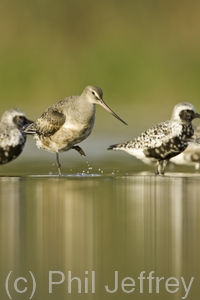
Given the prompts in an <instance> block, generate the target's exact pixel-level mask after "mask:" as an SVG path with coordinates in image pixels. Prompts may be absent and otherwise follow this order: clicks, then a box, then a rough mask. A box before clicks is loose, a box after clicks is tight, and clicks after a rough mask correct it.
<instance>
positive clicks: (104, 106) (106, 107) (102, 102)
mask: <svg viewBox="0 0 200 300" xmlns="http://www.w3.org/2000/svg"><path fill="white" fill-rule="evenodd" d="M98 104H99V105H101V106H102V107H103V108H105V110H107V111H108V112H109V113H111V114H112V115H113V116H114V117H115V118H117V119H118V120H119V121H121V122H122V123H124V124H125V125H128V124H127V123H126V122H125V121H124V120H122V119H121V118H120V117H119V116H118V115H117V114H116V113H115V112H114V111H113V110H112V109H111V108H110V107H108V105H107V104H106V103H105V102H104V101H103V100H102V99H101V100H100V101H98Z"/></svg>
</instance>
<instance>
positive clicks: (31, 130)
mask: <svg viewBox="0 0 200 300" xmlns="http://www.w3.org/2000/svg"><path fill="white" fill-rule="evenodd" d="M32 125H33V123H32V124H26V125H24V126H23V128H22V132H23V133H26V134H35V133H36V130H35V128H33V127H32Z"/></svg>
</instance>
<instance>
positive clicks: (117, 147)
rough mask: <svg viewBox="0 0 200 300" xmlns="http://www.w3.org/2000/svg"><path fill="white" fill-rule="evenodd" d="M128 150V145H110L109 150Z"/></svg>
mask: <svg viewBox="0 0 200 300" xmlns="http://www.w3.org/2000/svg"><path fill="white" fill-rule="evenodd" d="M124 148H126V143H121V144H114V145H110V146H109V147H108V148H107V150H123V149H124Z"/></svg>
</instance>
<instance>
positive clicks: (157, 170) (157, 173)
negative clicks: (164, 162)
mask: <svg viewBox="0 0 200 300" xmlns="http://www.w3.org/2000/svg"><path fill="white" fill-rule="evenodd" d="M159 174H160V162H159V160H158V161H157V162H156V170H155V175H159Z"/></svg>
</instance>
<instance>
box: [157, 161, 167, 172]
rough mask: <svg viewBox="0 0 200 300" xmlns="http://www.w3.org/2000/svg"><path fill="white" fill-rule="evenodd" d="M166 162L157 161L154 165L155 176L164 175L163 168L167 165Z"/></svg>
mask: <svg viewBox="0 0 200 300" xmlns="http://www.w3.org/2000/svg"><path fill="white" fill-rule="evenodd" d="M167 163H168V161H167V160H160V161H159V160H158V161H157V163H156V171H155V175H164V173H165V167H166V165H167Z"/></svg>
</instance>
